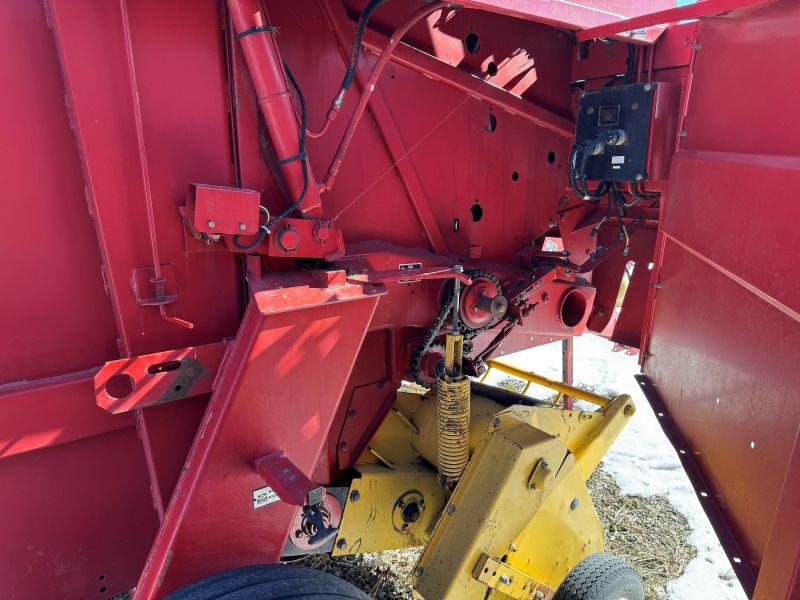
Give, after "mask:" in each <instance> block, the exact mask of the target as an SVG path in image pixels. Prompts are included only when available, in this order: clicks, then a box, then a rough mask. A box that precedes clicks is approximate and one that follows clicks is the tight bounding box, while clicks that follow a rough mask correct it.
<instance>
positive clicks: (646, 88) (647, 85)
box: [644, 83, 653, 92]
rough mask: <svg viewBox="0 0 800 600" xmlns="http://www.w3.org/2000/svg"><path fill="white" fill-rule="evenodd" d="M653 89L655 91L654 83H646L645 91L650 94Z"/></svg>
mask: <svg viewBox="0 0 800 600" xmlns="http://www.w3.org/2000/svg"><path fill="white" fill-rule="evenodd" d="M652 89H653V84H652V83H645V84H644V91H645V92H649V91H650V90H652Z"/></svg>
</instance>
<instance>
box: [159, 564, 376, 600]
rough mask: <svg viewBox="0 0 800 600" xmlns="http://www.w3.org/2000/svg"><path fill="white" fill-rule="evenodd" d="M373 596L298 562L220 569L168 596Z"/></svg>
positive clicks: (335, 599) (330, 599)
mask: <svg viewBox="0 0 800 600" xmlns="http://www.w3.org/2000/svg"><path fill="white" fill-rule="evenodd" d="M289 598H291V599H292V600H312V599H313V600H349V599H352V600H370V598H369V596H367V595H366V594H365V593H364V592H362V591H361V590H359V589H358V588H357V587H355V586H353V585H351V584H349V583H347V582H346V581H344V580H343V579H339V578H338V577H336V576H334V575H330V574H328V573H323V572H322V571H317V570H316V569H309V568H308V567H301V566H299V565H282V564H277V565H254V566H252V567H242V568H241V569H234V570H233V571H226V572H225V573H219V574H217V575H213V576H211V577H208V578H206V579H202V580H200V581H196V582H195V583H192V584H190V585H188V586H186V587H184V588H181V589H179V590H177V591H175V592H173V593H172V594H170V595H169V596H167V597H166V599H165V600H283V599H289Z"/></svg>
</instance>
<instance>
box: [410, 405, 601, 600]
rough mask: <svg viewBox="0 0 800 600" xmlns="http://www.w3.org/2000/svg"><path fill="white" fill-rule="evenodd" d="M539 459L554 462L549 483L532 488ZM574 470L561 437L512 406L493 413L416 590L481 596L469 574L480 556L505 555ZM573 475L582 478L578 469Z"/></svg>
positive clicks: (426, 554)
mask: <svg viewBox="0 0 800 600" xmlns="http://www.w3.org/2000/svg"><path fill="white" fill-rule="evenodd" d="M495 424H496V426H495ZM541 460H545V461H547V462H548V463H549V464H552V465H558V469H557V471H556V474H555V476H554V479H553V485H552V486H549V487H545V488H544V489H530V486H529V481H530V479H531V476H532V473H533V470H534V467H535V466H536V465H537V464H538V463H539V462H540V461H541ZM571 471H574V472H576V473H578V471H577V466H576V464H575V459H574V457H573V456H572V454H570V453H569V451H568V449H567V448H566V447H565V446H564V444H562V443H561V442H560V441H559V440H558V439H556V438H554V437H553V436H551V435H549V434H547V433H545V432H543V431H540V430H538V429H535V428H533V427H531V426H530V425H528V424H527V423H525V422H524V421H522V420H521V419H520V418H519V417H517V416H516V415H514V414H513V413H501V415H498V420H495V421H494V422H493V425H492V426H490V428H489V429H488V430H487V433H486V435H485V436H484V438H483V441H482V442H481V444H480V446H479V447H478V449H477V451H476V452H475V454H474V456H473V458H472V460H471V461H470V464H469V467H468V468H467V471H466V473H465V474H464V476H463V477H462V479H461V481H460V482H459V484H458V486H457V487H456V489H455V491H454V492H453V495H452V497H451V498H450V500H449V502H448V504H447V507H446V508H445V511H444V513H443V514H442V517H441V519H440V520H439V523H438V524H437V525H436V529H435V530H434V533H433V536H432V537H431V541H430V542H429V543H428V546H427V547H426V548H425V550H424V551H423V554H422V557H421V558H420V561H419V564H418V568H417V570H416V571H415V574H414V579H413V583H414V588H415V590H416V591H417V592H418V593H419V594H420V595H421V596H422V597H423V598H426V599H431V600H432V599H436V600H483V598H484V597H485V595H486V591H487V588H486V585H485V584H484V583H481V582H480V581H478V580H476V579H475V578H474V577H473V576H472V573H473V570H474V569H475V566H476V564H477V563H478V560H479V559H480V557H481V555H482V554H486V555H488V556H490V557H493V558H498V559H499V558H501V557H502V556H504V555H505V554H507V553H508V551H509V546H510V544H511V543H512V542H513V541H514V540H515V539H516V538H518V537H519V536H520V535H521V534H522V532H523V531H524V530H525V528H526V527H527V526H528V523H530V521H531V520H532V519H533V518H534V515H535V514H536V513H537V511H538V510H539V508H540V506H541V504H542V502H543V501H544V500H545V499H546V498H547V497H548V496H549V495H550V494H551V493H552V490H554V489H557V488H558V487H559V486H560V485H561V484H562V481H564V480H566V478H567V475H568V474H569V473H570V472H571ZM571 481H573V482H574V481H576V480H575V479H572V480H571ZM577 482H579V483H580V484H581V485H583V482H582V480H581V479H580V475H579V477H578V479H577ZM584 487H585V486H584ZM576 493H577V492H576ZM595 518H596V515H595Z"/></svg>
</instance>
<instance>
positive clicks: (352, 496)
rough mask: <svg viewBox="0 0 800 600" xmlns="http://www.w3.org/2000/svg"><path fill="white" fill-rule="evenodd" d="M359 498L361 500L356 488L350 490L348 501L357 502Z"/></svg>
mask: <svg viewBox="0 0 800 600" xmlns="http://www.w3.org/2000/svg"><path fill="white" fill-rule="evenodd" d="M359 500H361V494H359V493H358V490H353V491H352V492H350V502H358V501H359Z"/></svg>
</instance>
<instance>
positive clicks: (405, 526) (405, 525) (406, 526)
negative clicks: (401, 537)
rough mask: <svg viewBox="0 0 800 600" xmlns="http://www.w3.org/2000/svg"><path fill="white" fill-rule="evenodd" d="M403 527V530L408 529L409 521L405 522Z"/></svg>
mask: <svg viewBox="0 0 800 600" xmlns="http://www.w3.org/2000/svg"><path fill="white" fill-rule="evenodd" d="M401 529H402V530H403V531H406V530H407V529H408V524H407V523H403V527H401Z"/></svg>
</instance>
